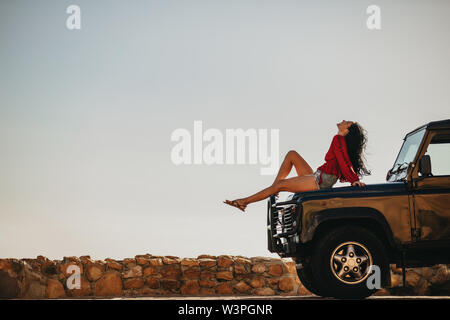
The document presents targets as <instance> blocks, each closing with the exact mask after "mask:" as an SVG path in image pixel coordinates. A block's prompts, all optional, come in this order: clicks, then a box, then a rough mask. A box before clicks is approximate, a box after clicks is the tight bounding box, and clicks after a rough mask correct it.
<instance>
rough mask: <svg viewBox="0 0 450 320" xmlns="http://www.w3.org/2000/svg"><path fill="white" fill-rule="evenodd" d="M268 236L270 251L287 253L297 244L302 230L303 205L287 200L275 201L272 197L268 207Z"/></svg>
mask: <svg viewBox="0 0 450 320" xmlns="http://www.w3.org/2000/svg"><path fill="white" fill-rule="evenodd" d="M267 211H268V212H267V236H268V248H269V251H270V252H277V253H287V251H292V249H289V246H292V245H293V246H295V243H294V244H293V242H295V241H296V240H295V238H296V237H297V238H298V233H299V230H300V221H301V219H300V215H301V205H298V204H296V203H295V202H291V201H287V202H280V203H275V198H274V197H271V198H270V200H269V201H268V208H267ZM289 242H290V243H289Z"/></svg>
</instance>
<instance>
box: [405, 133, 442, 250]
mask: <svg viewBox="0 0 450 320" xmlns="http://www.w3.org/2000/svg"><path fill="white" fill-rule="evenodd" d="M425 146H426V147H425V148H424V149H422V155H429V156H430V160H431V175H426V176H425V175H422V174H421V173H420V170H419V168H418V170H417V171H416V172H417V177H416V178H415V179H414V181H415V184H414V188H413V194H412V197H413V206H414V217H415V223H416V230H417V231H418V232H416V240H417V241H418V242H422V243H424V244H425V243H427V242H430V243H435V242H442V243H447V242H448V243H450V131H449V130H447V129H446V130H436V131H431V132H430V134H429V135H428V137H427V139H426V141H425Z"/></svg>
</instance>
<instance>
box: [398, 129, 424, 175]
mask: <svg viewBox="0 0 450 320" xmlns="http://www.w3.org/2000/svg"><path fill="white" fill-rule="evenodd" d="M424 134H425V128H423V129H422V130H420V131H417V132H416V133H413V134H411V135H410V136H408V137H407V138H406V140H405V142H403V146H402V148H401V150H400V153H399V154H398V157H397V160H396V161H395V163H394V167H393V168H392V172H393V173H395V172H396V171H401V170H402V169H405V168H407V167H408V164H409V163H410V162H411V161H413V160H414V157H415V156H416V154H417V150H418V149H419V146H420V143H421V142H422V138H423V136H424Z"/></svg>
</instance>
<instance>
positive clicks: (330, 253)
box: [311, 226, 390, 299]
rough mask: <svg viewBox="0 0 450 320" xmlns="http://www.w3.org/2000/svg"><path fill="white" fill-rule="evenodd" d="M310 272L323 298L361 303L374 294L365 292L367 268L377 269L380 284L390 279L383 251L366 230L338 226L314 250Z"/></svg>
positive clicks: (382, 246) (384, 251) (371, 290)
mask: <svg viewBox="0 0 450 320" xmlns="http://www.w3.org/2000/svg"><path fill="white" fill-rule="evenodd" d="M311 258H312V260H311V262H312V263H311V270H312V275H313V278H314V279H315V280H316V281H317V282H316V284H315V285H316V289H317V290H318V291H319V292H321V293H323V296H330V297H335V298H340V299H363V298H366V297H368V296H370V295H372V294H373V293H375V292H376V291H377V289H376V288H375V289H369V287H368V285H367V282H368V281H367V280H372V279H371V278H369V277H370V276H371V272H370V268H371V265H375V266H378V267H379V268H380V269H379V270H380V277H381V279H380V283H381V284H385V283H387V282H386V280H387V277H388V276H390V270H389V263H388V259H387V254H386V248H385V247H384V245H383V244H382V242H381V241H380V240H378V238H377V237H376V236H375V235H374V234H373V233H372V232H371V231H369V230H367V229H365V228H363V227H359V226H342V227H339V228H336V229H335V230H333V231H331V232H330V233H328V234H327V235H326V236H325V237H324V238H323V239H320V240H319V241H318V242H317V244H316V245H315V247H314V250H313V255H312V257H311Z"/></svg>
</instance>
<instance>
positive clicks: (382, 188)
mask: <svg viewBox="0 0 450 320" xmlns="http://www.w3.org/2000/svg"><path fill="white" fill-rule="evenodd" d="M407 193H408V190H407V187H406V183H405V182H402V181H400V182H386V183H376V184H367V185H366V186H365V187H352V186H348V187H336V188H329V189H321V190H314V191H306V192H298V193H295V194H294V195H292V197H290V199H291V200H297V199H298V200H302V201H306V200H308V199H326V198H333V197H366V196H375V195H386V196H388V195H400V194H407Z"/></svg>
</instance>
